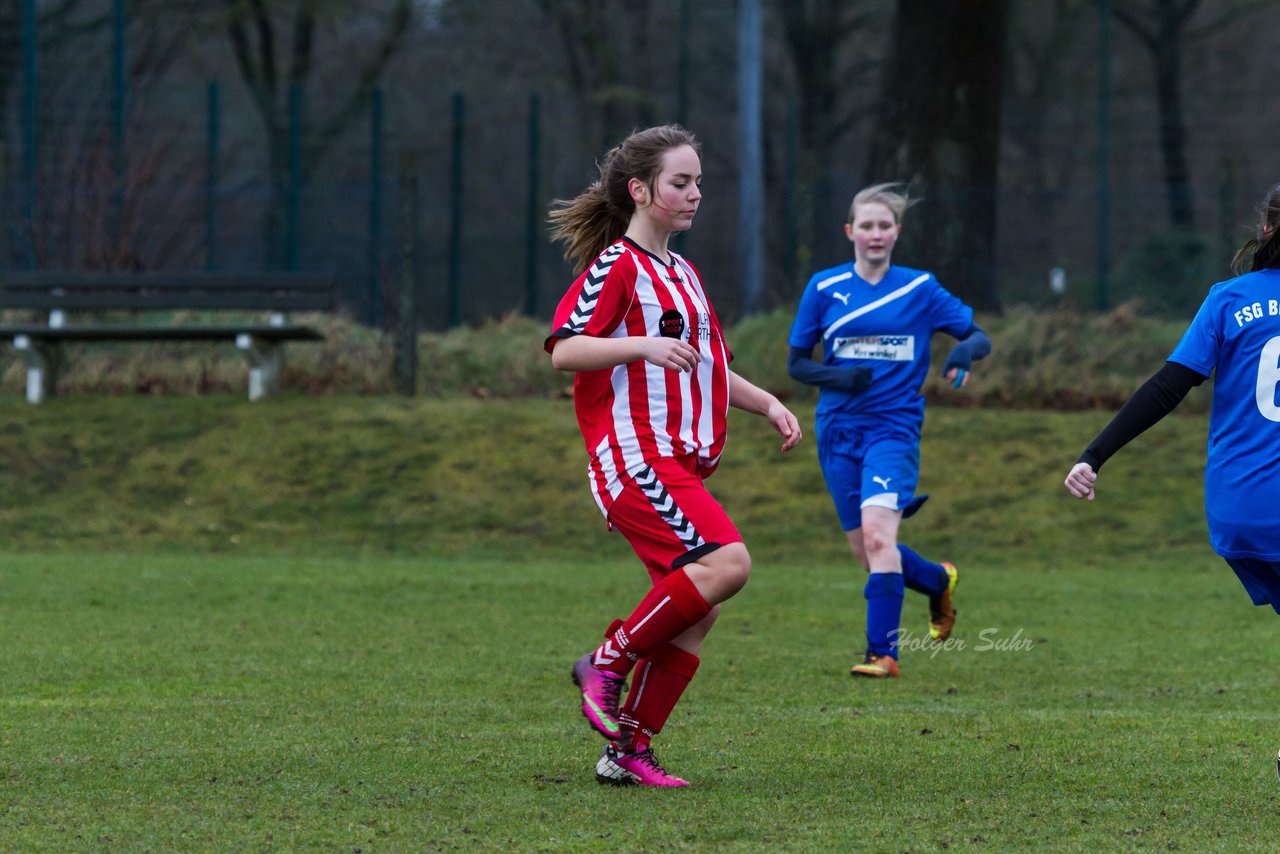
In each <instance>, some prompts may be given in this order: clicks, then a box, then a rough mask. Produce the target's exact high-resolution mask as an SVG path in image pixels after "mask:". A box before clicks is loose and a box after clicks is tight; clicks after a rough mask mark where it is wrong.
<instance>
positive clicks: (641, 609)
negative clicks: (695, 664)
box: [592, 569, 711, 676]
mask: <svg viewBox="0 0 1280 854" xmlns="http://www.w3.org/2000/svg"><path fill="white" fill-rule="evenodd" d="M709 613H711V606H710V605H708V604H707V600H706V599H703V598H702V594H701V593H699V592H698V588H697V587H694V586H693V582H692V581H690V580H689V576H688V575H687V574H686V573H685V571H684V570H683V569H677V570H676V571H675V572H673V573H671V574H670V575H668V576H666V577H665V578H663V579H662V580H661V581H659V582H658V583H657V584H655V585H654V586H653V589H652V590H650V591H649V593H648V594H647V595H646V596H645V597H644V598H643V599H641V600H640V604H639V605H637V606H636V609H635V610H634V611H633V612H632V613H631V616H630V617H627V618H626V619H625V620H623V621H622V624H621V625H618V624H617V623H616V622H615V624H614V625H612V626H610V627H609V629H610V631H609V632H608V633H607V634H606V635H605V637H606V640H605V642H604V643H602V644H601V645H600V646H599V647H598V648H597V649H596V652H595V655H594V656H592V663H593V664H594V665H595V666H596V667H598V668H599V669H601V670H607V671H609V672H610V673H616V674H618V675H619V676H626V675H627V674H628V673H630V672H631V668H632V667H633V666H634V665H635V663H636V662H637V661H639V660H640V659H642V658H644V657H646V656H647V655H649V654H650V653H651V652H653V651H654V650H658V649H661V648H662V647H663V646H665V645H666V644H667V643H668V642H669V641H671V640H672V639H674V638H676V637H678V636H679V635H680V634H681V633H682V632H684V630H685V629H687V628H689V627H690V626H692V625H695V624H696V623H698V622H699V621H701V620H702V618H703V617H705V616H707V614H709Z"/></svg>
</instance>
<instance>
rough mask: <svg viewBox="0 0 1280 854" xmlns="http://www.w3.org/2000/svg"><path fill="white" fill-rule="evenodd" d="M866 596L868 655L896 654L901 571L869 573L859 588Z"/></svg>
mask: <svg viewBox="0 0 1280 854" xmlns="http://www.w3.org/2000/svg"><path fill="white" fill-rule="evenodd" d="M862 592H863V595H865V596H866V597H867V649H868V650H869V651H870V652H871V654H872V655H888V656H892V657H893V658H894V659H895V660H896V659H897V657H898V624H899V623H900V622H901V620H902V596H903V583H902V574H901V573H899V572H873V573H871V577H870V578H868V579H867V586H866V587H865V588H864V589H863V591H862Z"/></svg>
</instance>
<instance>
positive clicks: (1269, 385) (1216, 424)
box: [1169, 270, 1280, 560]
mask: <svg viewBox="0 0 1280 854" xmlns="http://www.w3.org/2000/svg"><path fill="white" fill-rule="evenodd" d="M1169 361H1171V362H1177V363H1178V364H1180V365H1185V366H1186V367H1188V368H1190V369H1191V370H1193V371H1196V372H1198V373H1201V374H1204V375H1205V376H1209V374H1210V373H1211V372H1212V371H1214V370H1215V369H1216V371H1217V375H1216V376H1215V378H1214V382H1213V414H1212V415H1211V416H1210V419H1209V451H1208V458H1207V463H1206V465H1205V470H1204V502H1205V515H1206V517H1207V518H1208V522H1209V539H1210V542H1212V544H1213V549H1214V551H1216V552H1217V553H1218V554H1220V555H1222V556H1223V557H1226V558H1261V559H1264V560H1280V395H1278V394H1277V393H1278V392H1280V270H1263V271H1260V272H1256V273H1247V274H1245V275H1243V276H1240V277H1238V278H1235V279H1230V280H1228V281H1225V282H1220V283H1218V284H1216V285H1214V286H1213V287H1212V288H1211V289H1210V290H1209V296H1208V297H1206V298H1205V301H1204V304H1203V305H1201V306H1200V310H1199V311H1198V312H1197V313H1196V316H1195V319H1194V320H1193V321H1191V326H1189V327H1188V328H1187V331H1186V333H1184V334H1183V336H1182V340H1181V341H1180V342H1179V343H1178V346H1177V347H1176V348H1174V351H1173V354H1172V355H1171V356H1169Z"/></svg>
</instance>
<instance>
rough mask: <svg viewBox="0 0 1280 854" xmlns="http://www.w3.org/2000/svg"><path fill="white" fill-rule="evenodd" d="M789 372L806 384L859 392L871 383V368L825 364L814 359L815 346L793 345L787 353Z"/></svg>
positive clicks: (834, 389)
mask: <svg viewBox="0 0 1280 854" xmlns="http://www.w3.org/2000/svg"><path fill="white" fill-rule="evenodd" d="M787 374H788V375H789V376H790V377H791V378H792V379H793V380H795V381H796V382H802V383H804V384H805V385H812V386H817V387H818V388H829V389H832V390H833V391H844V392H848V393H850V394H858V393H860V392H863V391H866V389H867V386H869V385H870V384H871V369H870V368H845V367H840V366H838V365H823V364H821V363H819V362H816V361H814V359H813V348H812V347H810V348H809V349H808V350H806V349H804V348H803V347H792V348H791V352H790V353H788V355H787Z"/></svg>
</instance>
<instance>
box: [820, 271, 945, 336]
mask: <svg viewBox="0 0 1280 854" xmlns="http://www.w3.org/2000/svg"><path fill="white" fill-rule="evenodd" d="M928 278H929V274H928V273H923V274H921V275H919V276H916V277H915V278H914V279H912V280H911V281H909V282H907V283H906V284H905V285H903V286H902V287H900V288H898V289H897V290H896V291H893V292H892V293H888V294H885V295H884V296H882V297H880V299H878V300H875V301H873V302H869V303H867V304H866V305H864V306H861V307H859V308H855V309H854V310H853V311H851V312H849V313H848V314H846V315H845V316H844V317H842V318H840V319H839V320H837V321H836V322H835V323H833V324H831V325H830V326H828V327H827V329H826V331H825V332H823V333H822V337H823V338H830V337H831V335H832V333H834V332H835V331H836V330H837V329H839V328H840V327H841V326H844V325H845V324H846V323H848V322H849V321H850V320H853V319H854V318H858V317H861V316H862V315H864V314H866V313H867V312H870V311H875V310H876V309H877V308H880V307H881V306H884V305H888V304H889V303H891V302H893V301H894V300H898V299H902V298H903V297H905V296H906V295H907V294H909V293H911V292H912V291H914V290H915V289H916V288H917V287H919V286H920V284H921V283H923V282H924V281H925V280H926V279H928Z"/></svg>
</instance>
